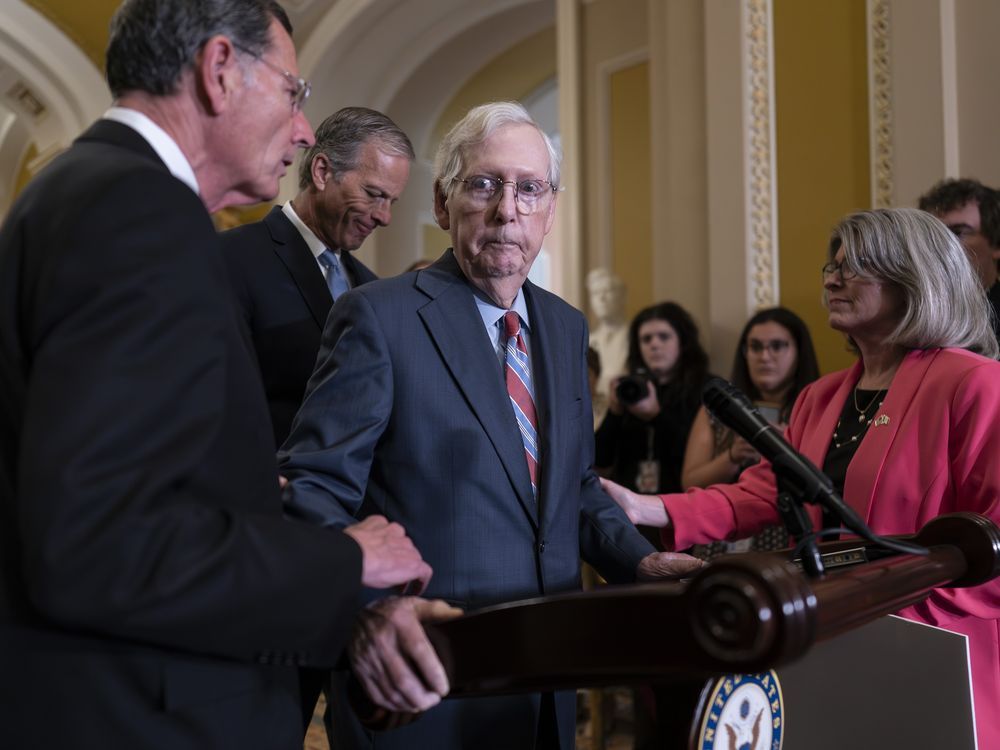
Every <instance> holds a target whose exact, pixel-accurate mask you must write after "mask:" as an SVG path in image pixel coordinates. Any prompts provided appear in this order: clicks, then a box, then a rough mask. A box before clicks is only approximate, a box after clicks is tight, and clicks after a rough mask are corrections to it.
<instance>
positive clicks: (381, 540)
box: [344, 516, 432, 594]
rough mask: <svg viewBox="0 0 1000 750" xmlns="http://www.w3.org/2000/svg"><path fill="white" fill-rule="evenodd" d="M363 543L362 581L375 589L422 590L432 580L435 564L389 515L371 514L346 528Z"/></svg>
mask: <svg viewBox="0 0 1000 750" xmlns="http://www.w3.org/2000/svg"><path fill="white" fill-rule="evenodd" d="M344 533H345V534H347V535H348V536H349V537H351V538H352V539H353V540H354V541H355V542H357V543H358V546H359V547H361V583H362V584H363V585H365V586H370V587H371V588H374V589H387V588H391V587H393V586H400V587H403V588H404V589H405V590H406V591H407V593H411V590H412V593H414V594H419V593H421V592H422V591H423V590H424V589H426V588H427V584H428V582H429V581H430V580H431V572H432V571H431V566H430V565H428V564H427V563H425V562H424V559H423V558H422V557H421V556H420V552H419V551H418V550H417V548H416V547H415V546H414V545H413V541H412V540H411V539H410V538H409V537H408V536H407V535H406V532H405V531H404V530H403V527H402V526H400V525H399V524H398V523H389V521H387V520H386V518H385V516H368V518H366V519H365V520H364V521H361V522H360V523H356V524H353V525H352V526H348V527H347V528H345V529H344Z"/></svg>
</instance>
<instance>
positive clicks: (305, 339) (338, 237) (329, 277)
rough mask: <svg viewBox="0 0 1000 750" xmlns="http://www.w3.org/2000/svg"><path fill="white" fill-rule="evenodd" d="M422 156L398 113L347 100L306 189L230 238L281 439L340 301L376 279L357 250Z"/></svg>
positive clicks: (226, 247) (315, 156)
mask: <svg viewBox="0 0 1000 750" xmlns="http://www.w3.org/2000/svg"><path fill="white" fill-rule="evenodd" d="M412 160H413V146H412V145H411V144H410V140H409V138H407V137H406V134H405V133H403V131H402V130H400V129H399V128H398V127H397V126H396V124H395V123H394V122H393V121H392V120H390V119H389V118H388V117H386V116H385V115H383V114H382V113H381V112H376V111H375V110H372V109H366V108H364V107H346V108H344V109H342V110H340V111H338V112H336V113H335V114H333V115H331V116H330V117H328V118H327V119H326V120H324V121H323V123H322V124H321V125H320V126H319V128H318V129H317V130H316V143H315V145H313V146H312V147H311V148H309V149H307V150H306V152H305V153H304V154H303V156H302V161H301V163H300V167H299V189H300V192H299V194H298V195H297V196H295V198H294V199H292V200H291V201H289V202H288V203H286V204H285V205H284V206H282V207H275V208H273V209H272V210H271V212H270V213H269V214H268V215H267V216H266V217H265V218H264V220H263V221H260V222H257V223H254V224H249V225H247V226H244V227H238V228H236V229H233V230H231V231H229V232H225V233H224V234H223V235H222V247H223V253H224V258H225V260H226V264H227V266H228V267H229V271H230V276H231V277H232V281H233V287H234V290H235V292H236V297H237V300H238V301H239V304H240V311H241V313H242V315H243V318H244V320H246V322H247V325H248V326H249V327H250V334H251V336H252V338H253V343H254V348H255V349H256V351H257V361H258V363H259V364H260V370H261V375H262V376H263V379H264V390H265V392H266V393H267V403H268V407H269V408H270V410H271V421H272V423H273V425H272V426H273V427H274V441H275V445H276V446H280V445H281V444H282V443H283V442H284V441H285V438H286V437H288V432H289V430H290V429H291V426H292V417H294V416H295V412H296V411H298V408H299V404H300V403H301V402H302V394H303V393H304V392H305V389H306V382H307V381H308V380H309V376H310V374H312V371H313V367H314V365H315V364H316V352H317V351H319V340H320V334H321V333H322V331H323V324H324V323H325V322H326V316H327V314H328V313H329V312H330V307H331V306H332V305H333V302H334V298H335V297H336V296H339V294H341V293H343V292H344V291H347V289H349V288H353V287H355V286H358V285H359V284H364V283H366V282H369V281H374V280H375V278H376V276H375V274H374V273H372V272H371V270H369V269H368V267H367V266H365V265H364V264H363V263H362V262H361V261H359V260H357V259H356V258H355V257H354V255H353V251H355V250H357V249H358V248H359V247H361V244H362V243H363V242H364V241H365V239H366V238H367V237H368V235H370V234H371V233H372V232H374V231H375V230H376V229H377V228H378V227H384V226H388V224H389V222H390V221H391V220H392V204H393V203H395V201H396V200H397V199H398V198H399V196H400V194H401V193H402V192H403V188H405V187H406V182H407V180H408V179H409V176H410V162H411V161H412Z"/></svg>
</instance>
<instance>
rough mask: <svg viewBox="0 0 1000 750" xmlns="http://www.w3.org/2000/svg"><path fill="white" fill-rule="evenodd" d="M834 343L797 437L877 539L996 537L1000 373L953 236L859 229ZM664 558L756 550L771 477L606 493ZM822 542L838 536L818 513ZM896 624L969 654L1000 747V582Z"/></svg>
mask: <svg viewBox="0 0 1000 750" xmlns="http://www.w3.org/2000/svg"><path fill="white" fill-rule="evenodd" d="M823 296H824V301H825V304H826V308H827V310H828V320H829V323H830V327H831V328H833V329H834V330H837V331H840V332H842V333H843V334H844V335H845V336H847V338H848V341H849V343H850V346H851V347H852V348H853V349H854V351H855V352H857V354H858V361H857V363H855V365H854V366H853V367H850V368H848V369H846V370H842V371H840V372H836V373H833V374H831V375H826V376H825V377H822V378H820V379H819V380H817V381H816V382H814V383H812V384H810V385H808V386H806V387H805V388H804V389H803V391H802V393H801V394H800V395H799V398H798V400H797V401H796V403H795V407H794V409H793V410H792V416H791V420H790V422H789V425H788V430H787V433H786V436H787V438H788V441H789V443H790V444H791V445H792V447H794V448H795V449H797V450H799V451H800V452H802V453H803V454H804V455H805V456H806V457H807V458H809V459H810V460H811V461H812V462H813V463H815V464H816V465H817V466H820V467H822V469H823V472H824V473H825V474H827V476H829V477H830V478H831V479H832V480H833V483H834V485H835V487H836V489H837V491H838V492H840V493H842V495H843V498H844V500H845V502H847V503H848V504H849V505H850V506H851V507H852V508H853V509H854V510H855V511H856V512H857V513H858V514H859V515H860V516H861V517H862V518H864V519H867V522H868V525H869V526H870V527H871V528H872V530H873V531H874V532H875V533H876V534H887V535H888V534H912V533H915V532H917V531H918V530H919V529H920V528H922V527H923V526H924V524H926V523H927V522H928V521H930V520H931V519H932V518H934V517H936V516H938V515H941V514H942V513H952V512H956V511H971V512H974V513H980V514H983V515H985V516H987V517H989V518H991V519H992V520H993V521H994V522H1000V461H998V460H997V457H998V456H1000V363H998V362H997V361H996V357H997V352H998V348H997V341H996V338H995V337H994V335H993V331H992V329H991V327H990V312H989V305H988V303H987V301H986V297H985V295H984V294H983V293H982V286H981V283H980V280H979V278H978V276H977V274H976V273H975V271H974V269H973V267H972V265H971V264H970V263H969V258H968V255H967V253H966V251H965V250H964V249H963V247H962V245H961V244H960V243H959V241H958V239H957V238H956V237H955V235H954V234H953V233H952V232H950V231H949V230H948V228H947V227H945V225H944V224H942V223H941V222H940V221H938V220H937V219H936V218H934V217H933V216H932V215H930V214H929V213H925V212H924V211H919V210H917V209H913V208H896V209H878V210H875V211H863V212H860V213H856V214H852V215H850V216H848V217H846V218H845V219H844V220H843V221H841V222H840V223H839V224H838V225H837V227H836V228H835V229H834V231H833V236H832V238H831V240H830V245H829V254H828V260H827V263H826V265H824V266H823ZM605 487H606V489H607V490H608V491H609V492H610V493H611V495H612V496H613V497H614V498H615V500H616V501H618V503H619V504H620V505H621V506H622V507H623V508H624V509H625V511H626V512H627V513H628V514H629V517H630V518H631V519H632V520H633V521H635V522H637V523H645V524H649V525H653V526H658V527H660V528H661V529H662V532H663V539H664V542H665V544H666V546H667V547H668V548H681V549H683V548H686V547H688V546H690V545H691V544H695V543H704V542H710V541H714V540H718V539H733V538H739V537H745V536H748V535H751V534H755V533H757V532H758V531H760V530H761V529H762V528H763V527H764V526H766V525H768V524H774V523H776V522H777V521H778V512H777V508H776V505H775V503H776V500H777V488H776V483H775V478H774V472H773V471H772V470H771V466H770V464H769V463H768V462H767V461H761V462H760V463H758V464H757V465H755V466H752V467H750V468H749V469H747V470H746V471H744V472H743V473H742V474H741V475H740V478H739V480H738V481H737V482H736V483H735V484H728V485H715V486H713V487H709V488H708V489H694V490H689V491H688V492H687V493H685V494H671V495H661V496H654V495H639V494H636V493H634V492H632V491H630V490H628V489H626V488H624V487H620V486H617V485H614V484H612V483H610V482H605ZM809 512H810V515H811V517H812V522H813V526H814V528H817V529H819V528H830V527H836V526H839V525H840V523H839V520H838V519H832V518H826V519H824V518H823V517H821V515H820V513H819V512H818V510H817V509H815V508H811V507H810V508H809ZM898 614H899V615H901V616H903V617H907V618H909V619H911V620H916V621H918V622H924V623H928V624H930V625H936V626H938V627H942V628H946V629H948V630H953V631H955V632H957V633H963V634H965V635H967V636H968V638H969V656H970V661H971V665H972V684H973V695H974V702H975V712H976V731H977V734H978V738H979V747H983V748H997V747H1000V713H998V712H997V710H996V707H997V705H998V704H1000V646H998V644H1000V639H998V635H1000V619H998V618H1000V580H994V581H992V582H990V583H987V584H984V585H982V586H977V587H975V588H970V589H959V588H955V589H950V588H941V589H935V590H934V591H933V592H931V594H930V596H929V597H928V598H927V599H926V600H925V601H923V602H920V603H919V604H915V605H913V606H910V607H906V608H905V609H903V610H900V612H898Z"/></svg>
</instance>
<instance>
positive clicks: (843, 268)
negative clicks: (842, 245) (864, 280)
mask: <svg viewBox="0 0 1000 750" xmlns="http://www.w3.org/2000/svg"><path fill="white" fill-rule="evenodd" d="M835 273H839V274H840V278H841V279H842V280H843V281H850V280H851V279H853V278H855V277H857V275H858V271H857V270H856V269H855V268H853V267H851V266H850V265H849V264H848V263H847V260H846V259H845V260H842V261H840V263H834V262H833V261H832V260H831V261H830V262H829V263H827V264H826V265H825V266H823V278H824V279H826V278H827V277H828V276H833V275H834V274H835Z"/></svg>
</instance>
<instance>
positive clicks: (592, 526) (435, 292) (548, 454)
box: [279, 251, 653, 748]
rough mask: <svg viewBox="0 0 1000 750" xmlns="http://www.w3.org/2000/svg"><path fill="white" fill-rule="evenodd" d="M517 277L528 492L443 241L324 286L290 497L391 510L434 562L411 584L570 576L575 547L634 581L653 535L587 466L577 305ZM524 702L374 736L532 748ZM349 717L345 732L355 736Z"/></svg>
mask: <svg viewBox="0 0 1000 750" xmlns="http://www.w3.org/2000/svg"><path fill="white" fill-rule="evenodd" d="M523 292H524V294H525V298H526V302H527V306H528V315H529V317H530V323H531V336H530V343H531V349H532V360H531V361H532V375H533V380H534V385H535V400H536V408H537V411H538V418H539V442H540V454H541V457H540V471H541V475H540V480H539V493H538V498H537V500H536V498H535V497H534V496H533V493H532V490H531V483H530V479H529V476H528V468H527V464H526V462H525V457H524V447H523V444H522V443H521V437H520V434H519V432H518V428H517V424H516V421H515V419H514V414H513V411H512V408H511V405H510V400H509V398H508V395H507V390H506V386H505V385H504V379H503V373H502V367H501V363H500V362H499V360H498V357H497V354H496V352H495V351H494V349H493V346H492V344H491V342H490V340H489V337H488V335H487V333H486V331H485V329H484V326H483V323H482V318H481V316H480V314H479V312H478V310H477V308H476V304H475V300H474V297H473V291H472V287H471V286H470V285H469V284H468V282H467V281H466V279H465V277H464V275H463V274H462V272H461V270H460V269H459V266H458V264H457V262H456V260H455V258H454V255H453V254H452V253H451V252H450V251H449V252H448V253H446V254H445V255H444V256H443V257H442V258H441V259H440V260H439V261H438V262H437V263H436V264H434V265H433V266H431V267H430V268H427V269H424V270H422V271H419V272H416V273H410V274H404V275H402V276H399V277H396V278H392V279H387V280H384V281H378V282H374V283H371V284H366V285H365V286H362V287H359V288H357V289H354V290H352V291H351V292H349V293H347V294H345V295H344V296H343V297H341V298H340V299H339V300H338V301H337V304H336V305H335V306H334V308H333V310H332V311H331V313H330V317H329V319H328V321H327V325H326V329H325V331H324V333H323V346H322V349H321V351H320V355H319V358H318V360H317V369H316V372H315V373H314V375H313V378H312V380H311V381H310V383H309V390H308V393H307V395H306V399H305V401H304V402H303V405H302V409H301V410H300V411H299V414H298V416H297V417H296V420H295V424H294V426H293V428H292V434H291V436H290V437H289V440H288V442H287V443H286V445H285V448H284V449H283V450H282V452H281V453H280V454H279V462H280V467H281V472H282V473H283V474H284V475H285V476H287V477H288V478H289V480H290V482H291V483H290V486H289V489H288V491H287V494H286V506H287V508H288V511H289V512H291V513H294V514H297V515H299V516H301V517H303V518H305V519H307V520H310V521H313V522H315V523H320V524H327V525H337V526H339V525H344V524H347V523H350V522H351V519H352V518H353V517H355V516H359V517H360V516H367V515H369V514H373V513H381V514H384V515H385V516H387V517H388V518H389V519H391V520H393V521H398V522H399V523H401V524H402V525H403V526H404V528H406V530H407V533H408V534H409V535H410V537H411V538H412V539H413V541H414V543H415V544H416V546H417V548H418V549H419V550H420V552H421V553H422V555H423V556H424V558H425V559H426V560H427V562H428V563H430V565H431V566H432V568H433V569H434V577H433V579H432V580H431V582H430V587H429V589H428V591H427V596H429V597H440V598H443V599H446V600H448V601H450V602H452V603H454V604H456V605H458V606H461V607H463V608H466V609H469V610H471V609H476V608H480V607H483V606H487V605H490V604H496V603H498V602H506V601H512V600H516V599H524V598H528V597H534V596H538V595H542V594H552V593H556V592H560V591H567V590H573V589H577V588H579V586H580V560H581V557H583V559H585V560H586V561H587V562H589V563H591V564H593V565H594V566H595V567H596V568H597V570H598V571H599V572H600V573H601V574H602V575H603V576H604V577H605V578H607V579H608V580H610V581H632V580H634V577H635V572H636V567H637V565H638V563H639V561H640V560H641V559H642V557H644V556H645V555H646V554H648V553H650V552H652V551H653V548H652V547H651V546H650V545H649V543H648V542H646V541H645V539H643V538H642V536H641V535H640V534H639V532H638V531H636V529H635V527H634V526H633V525H632V523H631V522H630V521H629V520H628V518H627V517H626V516H625V514H624V513H623V512H622V511H621V509H620V508H619V507H618V506H617V505H616V504H615V503H614V502H613V501H612V500H611V499H610V498H609V497H608V496H607V495H606V494H604V492H603V491H602V490H601V489H600V485H599V482H598V480H597V477H596V476H595V475H594V473H593V471H592V470H591V463H592V455H593V430H592V429H591V420H592V412H591V406H590V395H589V390H588V385H587V374H586V365H585V353H586V350H587V342H588V335H587V326H586V322H585V320H584V318H583V315H582V314H581V313H580V312H579V311H577V310H575V309H574V308H572V307H570V306H569V305H568V304H566V303H565V302H563V301H562V300H560V299H559V298H558V297H556V296H555V295H553V294H550V293H548V292H546V291H544V290H542V289H540V288H538V287H536V286H535V285H533V284H531V283H530V282H526V283H525V285H524V287H523ZM488 647H489V646H488V644H484V648H488ZM338 705H339V702H338V701H337V700H334V701H333V707H334V709H335V710H336V708H337V707H338ZM538 705H539V696H538V695H537V694H535V695H521V696H509V697H508V696H505V697H502V698H490V699H472V700H457V699H456V700H447V701H445V702H444V703H442V704H441V705H439V706H438V707H436V708H434V709H433V710H431V711H430V712H429V713H428V714H427V715H425V716H423V717H421V719H420V720H419V721H417V722H415V723H413V724H411V725H409V726H407V727H403V728H400V729H396V730H393V731H392V732H389V733H386V734H385V736H383V737H381V738H379V740H378V746H379V747H386V748H395V747H436V748H463V747H466V748H468V747H475V748H511V747H533V746H534V740H535V725H536V720H537V715H538ZM574 705H575V701H574V696H573V695H572V694H561V695H558V696H557V706H558V708H557V713H558V718H559V730H560V739H561V744H562V746H563V747H564V748H572V746H573V742H574V729H573V727H574V719H575V714H574ZM354 729H355V734H354V736H353V737H351V738H350V739H348V740H347V741H346V742H345V744H344V746H346V747H351V746H355V745H358V744H362V743H363V738H364V735H363V734H362V733H361V732H358V731H356V728H354ZM333 730H334V732H335V733H337V734H338V735H339V736H341V737H342V738H343V737H348V736H349V735H350V733H351V731H352V723H351V721H350V717H347V716H341V717H335V718H334V721H333ZM341 741H344V740H343V739H342V740H341ZM337 746H338V747H339V746H340V745H337Z"/></svg>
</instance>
